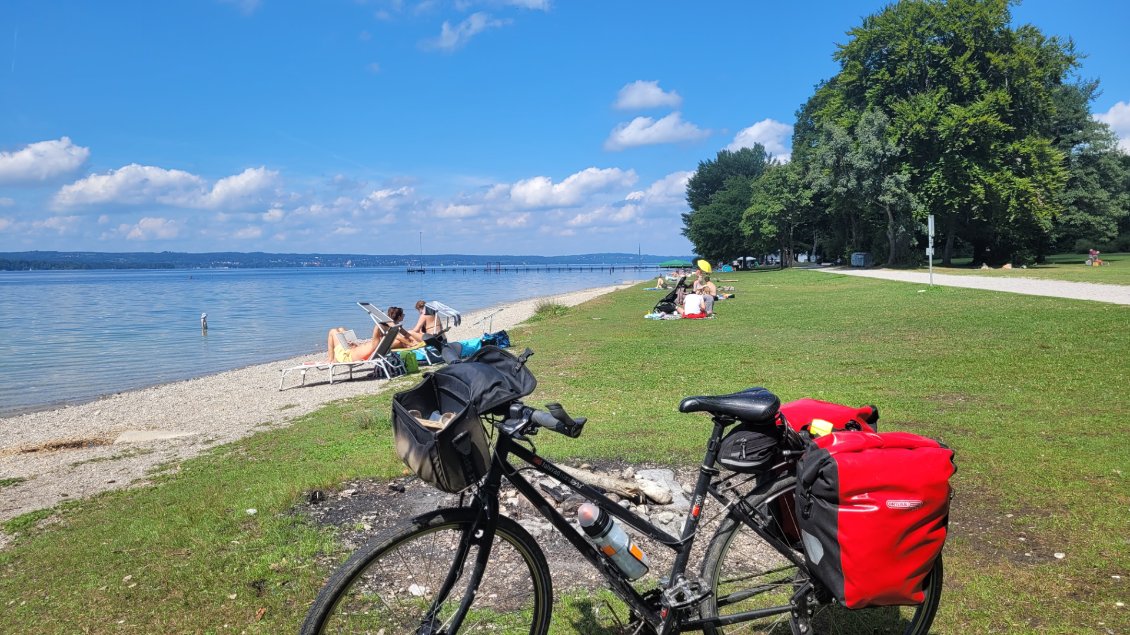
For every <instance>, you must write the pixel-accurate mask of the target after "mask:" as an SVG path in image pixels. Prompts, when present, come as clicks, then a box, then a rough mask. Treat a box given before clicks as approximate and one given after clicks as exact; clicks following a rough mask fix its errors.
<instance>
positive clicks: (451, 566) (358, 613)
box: [301, 508, 553, 635]
mask: <svg viewBox="0 0 1130 635" xmlns="http://www.w3.org/2000/svg"><path fill="white" fill-rule="evenodd" d="M476 517H477V511H475V510H472V509H468V508H459V509H443V510H439V511H436V512H432V513H429V514H425V515H422V516H419V517H417V518H414V519H412V520H411V521H408V522H407V523H404V524H401V525H399V526H397V527H393V528H392V529H390V530H389V531H387V532H384V533H383V534H381V535H380V536H378V537H377V538H376V539H374V540H373V541H372V542H370V543H369V544H367V545H366V546H364V547H362V548H361V549H360V550H358V551H357V553H355V554H353V556H352V557H350V558H349V560H348V561H346V563H345V564H344V565H342V566H341V567H340V568H339V569H338V570H337V571H335V572H334V574H333V575H332V576H331V577H330V579H329V581H328V582H327V583H326V586H325V587H324V588H323V589H322V590H321V592H319V593H318V597H317V598H316V599H315V600H314V604H313V606H311V607H310V611H309V612H308V613H307V616H306V621H305V622H304V623H303V625H302V631H301V632H302V633H303V635H316V634H321V633H374V634H375V633H385V634H386V635H392V634H393V633H428V634H441V633H454V632H455V631H454V629H453V627H454V626H455V625H454V624H453V623H452V620H453V617H454V615H455V614H456V613H457V611H458V609H459V606H460V603H461V602H463V601H464V599H465V598H467V599H469V600H471V604H470V608H469V609H468V611H467V614H466V616H465V618H464V619H463V622H462V625H460V626H458V632H459V633H478V632H489V633H515V634H518V633H522V634H525V633H529V634H530V635H541V634H543V633H545V632H546V631H547V630H548V629H549V620H550V611H551V607H552V603H553V590H552V585H551V581H550V576H549V567H548V565H547V564H546V560H545V555H544V554H543V553H542V551H541V548H540V547H538V545H537V543H536V542H535V541H534V539H533V538H531V537H530V535H529V533H527V532H526V530H524V529H522V527H521V526H520V525H519V524H518V523H516V522H514V521H513V520H511V519H509V518H506V517H505V516H503V517H499V519H498V525H497V527H496V529H495V535H494V541H493V543H492V546H491V551H490V557H489V559H488V560H487V562H486V568H485V570H484V572H483V576H482V584H481V585H480V587H479V588H478V589H472V588H469V585H470V578H471V577H472V571H473V570H474V568H475V566H476V558H477V556H478V555H479V553H480V550H481V549H482V545H481V544H480V542H477V540H478V539H480V538H481V535H482V532H481V531H479V530H476V531H474V533H472V529H473V526H474V524H475V519H476ZM464 537H469V538H470V539H471V545H470V549H469V551H468V552H467V553H466V555H465V557H464V558H462V561H461V562H457V560H459V559H460V558H459V552H460V543H461V540H462V539H463V538H464ZM449 575H450V579H449ZM445 580H448V581H450V582H453V586H452V587H451V588H450V591H449V592H448V593H447V594H445V595H444V596H443V597H442V598H438V602H437V595H439V593H440V591H441V589H442V588H443V587H444V582H445ZM433 607H434V610H433Z"/></svg>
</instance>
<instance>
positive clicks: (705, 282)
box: [699, 274, 718, 296]
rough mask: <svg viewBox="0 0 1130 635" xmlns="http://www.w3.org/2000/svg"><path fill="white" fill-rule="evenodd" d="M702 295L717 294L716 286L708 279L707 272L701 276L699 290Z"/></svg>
mask: <svg viewBox="0 0 1130 635" xmlns="http://www.w3.org/2000/svg"><path fill="white" fill-rule="evenodd" d="M699 291H700V293H702V294H703V295H709V296H717V295H718V287H717V286H716V285H715V284H714V283H713V282H711V281H710V275H709V274H707V275H705V276H703V277H702V288H701V289H700V290H699Z"/></svg>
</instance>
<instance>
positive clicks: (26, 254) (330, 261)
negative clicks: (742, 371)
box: [0, 251, 690, 271]
mask: <svg viewBox="0 0 1130 635" xmlns="http://www.w3.org/2000/svg"><path fill="white" fill-rule="evenodd" d="M671 258H681V259H689V258H690V257H689V256H655V255H651V254H643V255H639V254H625V253H604V254H576V255H571V256H476V255H467V254H427V255H424V256H420V255H419V254H412V255H396V254H389V255H371V254H271V253H264V252H259V251H256V252H251V253H242V252H237V251H224V252H214V253H201V254H193V253H178V252H173V251H162V252H159V253H153V252H132V253H102V252H97V251H18V252H7V253H5V252H0V271H28V270H38V269H218V268H228V269H263V268H270V267H408V266H427V267H441V266H471V265H486V264H500V265H553V264H609V265H625V264H627V265H634V264H637V263H638V264H644V265H654V264H656V263H659V262H662V261H664V260H670V259H671Z"/></svg>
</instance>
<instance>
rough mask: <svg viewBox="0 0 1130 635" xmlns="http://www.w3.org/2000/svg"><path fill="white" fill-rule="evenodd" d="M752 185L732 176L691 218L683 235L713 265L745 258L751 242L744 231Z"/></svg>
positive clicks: (747, 181)
mask: <svg viewBox="0 0 1130 635" xmlns="http://www.w3.org/2000/svg"><path fill="white" fill-rule="evenodd" d="M752 183H753V179H750V178H748V177H745V176H731V177H730V178H729V179H727V180H726V182H725V184H724V185H723V187H722V189H721V190H719V191H718V192H715V193H714V196H712V197H711V198H710V202H709V203H707V204H706V205H704V206H703V207H701V208H699V209H698V211H696V212H694V213H693V214H690V215H689V218H688V219H687V226H686V228H685V229H684V230H683V235H685V236H686V237H687V238H688V239H689V240H690V241H691V243H692V244H694V246H695V253H697V254H698V255H700V256H702V257H703V258H706V259H707V260H709V261H711V262H719V261H721V262H729V261H731V260H733V259H735V258H738V257H739V256H744V255H745V253H744V252H746V251H748V249H749V243H748V241H747V240H746V237H745V236H744V235H743V234H742V232H741V229H740V228H741V222H742V214H743V213H744V212H745V209H746V207H747V206H748V205H749V198H750V193H751V191H752Z"/></svg>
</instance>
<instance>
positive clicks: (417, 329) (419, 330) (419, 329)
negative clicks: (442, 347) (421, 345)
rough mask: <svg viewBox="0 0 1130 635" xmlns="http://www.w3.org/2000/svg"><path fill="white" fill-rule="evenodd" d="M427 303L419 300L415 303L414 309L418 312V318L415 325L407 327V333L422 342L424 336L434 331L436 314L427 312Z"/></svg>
mask: <svg viewBox="0 0 1130 635" xmlns="http://www.w3.org/2000/svg"><path fill="white" fill-rule="evenodd" d="M426 304H427V303H426V302H424V301H423V300H420V301H419V302H417V303H416V310H417V311H419V312H420V319H419V320H417V321H416V326H413V327H412V328H410V329H408V335H409V336H410V337H411V338H412V339H414V340H416V341H417V342H423V341H424V336H425V335H427V334H429V333H435V331H436V316H435V315H431V314H429V313H428V308H427V306H425V305H426Z"/></svg>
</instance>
